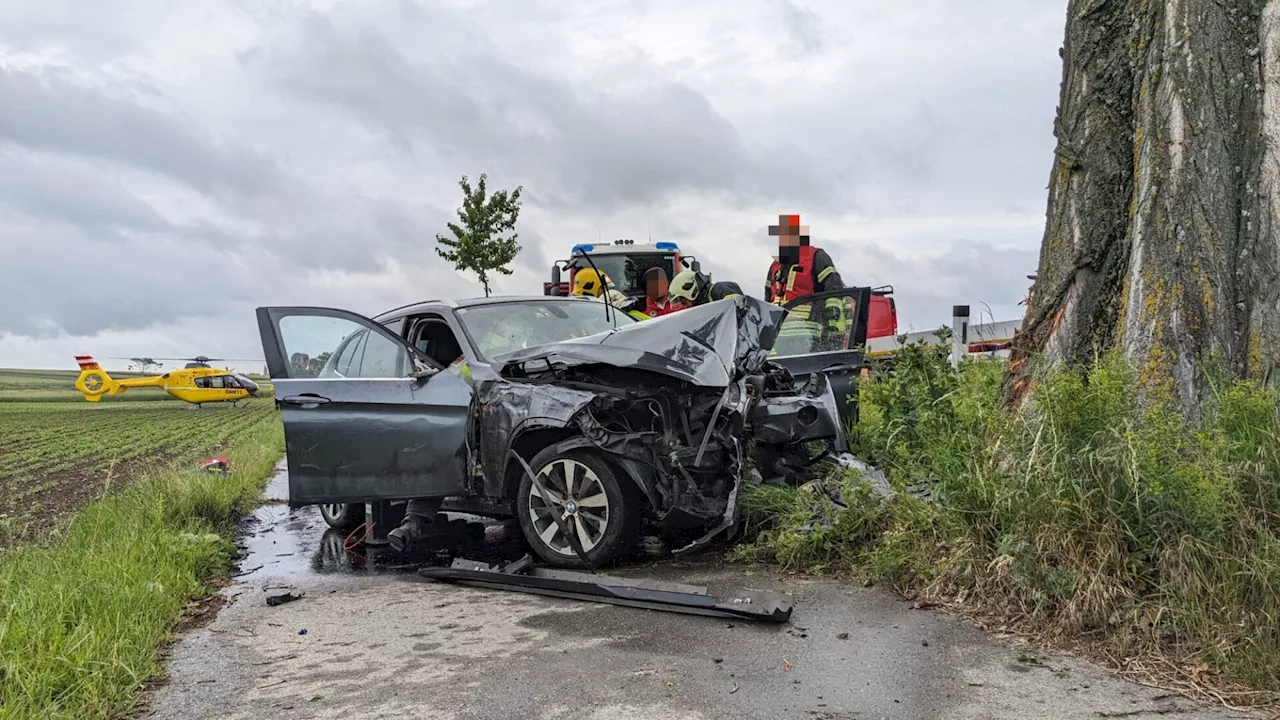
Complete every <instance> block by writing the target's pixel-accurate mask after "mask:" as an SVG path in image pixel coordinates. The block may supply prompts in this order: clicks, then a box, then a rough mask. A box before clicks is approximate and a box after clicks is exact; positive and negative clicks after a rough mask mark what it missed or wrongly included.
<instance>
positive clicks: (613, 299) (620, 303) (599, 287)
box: [570, 267, 649, 320]
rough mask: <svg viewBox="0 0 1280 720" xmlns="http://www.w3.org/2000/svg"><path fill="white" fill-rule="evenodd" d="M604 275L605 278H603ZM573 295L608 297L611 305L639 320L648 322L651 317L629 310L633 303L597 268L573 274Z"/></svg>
mask: <svg viewBox="0 0 1280 720" xmlns="http://www.w3.org/2000/svg"><path fill="white" fill-rule="evenodd" d="M602 275H603V277H601V276H602ZM570 294H572V295H581V296H584V297H594V298H598V297H601V296H607V297H608V298H609V300H608V302H609V304H610V305H612V306H614V307H616V308H618V309H619V310H621V311H622V312H625V313H626V314H628V315H630V316H631V317H633V318H635V319H637V320H648V319H649V316H648V315H645V314H644V313H642V312H640V311H638V310H632V309H630V308H628V306H629V305H630V304H631V301H630V300H629V299H628V298H627V296H626V295H623V294H622V292H621V291H619V290H617V289H615V288H614V287H613V281H611V280H610V279H609V276H608V275H607V274H604V273H597V272H596V270H595V268H589V267H587V268H582V269H580V270H578V271H576V272H575V273H574V274H573V290H572V291H571V293H570Z"/></svg>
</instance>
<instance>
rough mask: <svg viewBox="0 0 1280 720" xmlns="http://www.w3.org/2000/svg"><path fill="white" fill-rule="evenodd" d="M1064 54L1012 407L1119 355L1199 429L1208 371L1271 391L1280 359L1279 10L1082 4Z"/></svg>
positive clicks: (1154, 2)
mask: <svg viewBox="0 0 1280 720" xmlns="http://www.w3.org/2000/svg"><path fill="white" fill-rule="evenodd" d="M1061 54H1062V57H1063V81H1062V91H1061V102H1060V106H1059V108H1058V117H1057V119H1056V120H1055V122H1054V134H1055V136H1056V137H1057V138H1058V149H1057V155H1056V157H1055V160H1054V164H1053V171H1052V175H1051V177H1050V184H1049V201H1048V212H1047V222H1046V227H1045V233H1044V238H1043V241H1042V245H1041V250H1040V267H1039V277H1038V279H1037V281H1036V292H1035V294H1034V296H1033V298H1032V301H1031V303H1030V306H1029V307H1028V310H1027V318H1026V322H1025V323H1024V330H1023V332H1022V333H1021V334H1020V335H1019V337H1018V338H1017V340H1016V341H1015V345H1014V349H1013V353H1012V358H1011V359H1010V363H1009V367H1008V371H1007V374H1006V376H1005V384H1004V394H1005V399H1006V400H1007V401H1009V402H1011V403H1017V402H1018V401H1019V400H1020V399H1022V398H1023V397H1025V394H1026V391H1027V390H1028V389H1029V388H1030V387H1031V385H1032V383H1033V382H1034V375H1035V373H1036V372H1038V370H1037V369H1036V368H1041V367H1052V366H1054V365H1058V364H1061V363H1072V364H1082V365H1088V364H1090V363H1092V362H1093V361H1094V360H1095V359H1096V358H1097V357H1098V355H1099V354H1101V353H1104V352H1107V351H1109V350H1111V349H1112V348H1119V349H1121V350H1122V352H1123V353H1124V354H1125V355H1126V356H1127V357H1128V358H1129V359H1130V360H1131V361H1133V362H1134V364H1135V366H1136V367H1137V368H1138V369H1139V372H1140V379H1141V382H1142V383H1143V385H1144V386H1145V387H1154V386H1162V387H1164V388H1167V389H1169V390H1171V391H1172V392H1174V393H1175V395H1176V397H1177V398H1178V399H1179V400H1180V401H1181V403H1182V406H1183V409H1184V411H1185V412H1186V413H1187V414H1188V415H1192V416H1194V415H1196V414H1198V412H1199V407H1200V401H1201V398H1202V393H1203V391H1204V388H1203V380H1202V378H1201V376H1200V373H1198V372H1197V370H1198V367H1199V365H1200V363H1201V361H1204V360H1208V359H1210V358H1213V357H1217V358H1219V359H1220V360H1221V361H1222V362H1224V363H1225V365H1226V367H1227V368H1228V369H1230V370H1231V371H1232V372H1234V373H1235V374H1237V375H1239V376H1253V377H1266V376H1269V375H1270V374H1271V373H1272V372H1273V371H1274V369H1275V367H1276V363H1277V360H1278V359H1280V235H1278V234H1277V229H1278V228H1277V224H1276V223H1277V219H1278V218H1280V156H1278V155H1277V153H1278V152H1280V0H1070V2H1069V4H1068V16H1067V28H1066V42H1065V46H1064V48H1063V50H1062V53H1061ZM1033 358H1038V359H1042V360H1043V361H1044V363H1043V365H1041V364H1038V363H1037V364H1035V368H1033V362H1032V359H1033Z"/></svg>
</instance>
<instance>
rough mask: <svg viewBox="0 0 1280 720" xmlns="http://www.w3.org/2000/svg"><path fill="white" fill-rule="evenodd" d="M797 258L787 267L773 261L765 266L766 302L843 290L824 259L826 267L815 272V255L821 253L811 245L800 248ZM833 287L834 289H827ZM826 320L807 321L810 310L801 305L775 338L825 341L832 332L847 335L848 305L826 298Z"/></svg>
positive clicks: (783, 302) (831, 267)
mask: <svg viewBox="0 0 1280 720" xmlns="http://www.w3.org/2000/svg"><path fill="white" fill-rule="evenodd" d="M798 250H799V251H800V257H799V259H798V260H797V262H795V263H793V264H792V265H791V266H790V267H786V268H784V267H783V265H782V263H781V262H779V261H777V260H774V261H773V264H772V265H770V266H769V276H768V285H767V287H766V289H767V291H768V293H769V302H771V303H774V304H775V305H786V304H787V303H789V302H791V301H793V300H796V299H798V298H802V297H805V296H808V295H813V294H814V293H818V292H822V291H824V290H831V289H835V288H840V287H843V282H842V281H841V280H840V276H839V274H838V273H837V272H836V268H835V266H834V265H831V264H829V263H830V259H829V258H827V259H826V261H825V262H824V263H823V264H825V265H826V267H824V268H822V269H821V270H818V269H817V265H818V262H817V255H818V253H819V252H821V250H820V249H819V248H817V247H815V246H813V245H801V246H800V247H799V248H798ZM828 285H834V288H832V287H827V286H828ZM824 308H825V313H820V315H822V314H825V315H826V317H817V318H811V317H810V315H811V306H810V305H809V304H803V305H800V306H799V307H796V308H794V309H792V310H791V313H790V316H791V319H790V322H788V323H786V324H784V325H783V326H782V328H781V329H780V330H779V338H782V337H785V336H791V335H797V336H798V335H806V336H809V337H812V338H814V339H815V340H816V339H818V338H822V337H825V336H827V335H829V334H830V333H831V332H832V331H835V332H837V333H839V332H847V331H848V328H849V325H850V317H849V307H848V301H847V299H844V298H828V299H827V301H826V302H825V303H824Z"/></svg>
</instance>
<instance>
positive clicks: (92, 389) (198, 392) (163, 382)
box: [76, 355, 258, 407]
mask: <svg viewBox="0 0 1280 720" xmlns="http://www.w3.org/2000/svg"><path fill="white" fill-rule="evenodd" d="M159 359H161V360H182V361H187V364H186V366H185V367H183V368H181V369H178V370H170V371H169V372H167V373H165V374H163V375H153V376H148V377H131V378H122V379H120V380H115V379H113V378H112V377H111V376H110V375H108V374H107V371H106V370H104V369H103V368H102V366H101V365H99V364H98V362H97V361H96V360H94V359H93V357H92V356H90V355H77V356H76V362H78V363H80V376H79V377H78V378H76V389H77V390H79V391H80V392H81V393H83V394H84V399H85V400H88V401H89V402H98V401H99V400H101V399H102V396H103V395H123V394H124V392H125V391H126V390H128V389H129V388H142V387H154V388H160V389H162V390H164V391H165V392H167V393H169V394H170V395H172V396H174V397H176V398H178V399H179V400H184V401H186V402H189V403H191V404H193V405H195V406H196V407H200V406H201V405H204V404H205V403H224V402H229V403H231V404H232V405H235V404H236V403H237V402H239V401H241V400H247V399H249V398H251V397H254V396H256V395H257V394H258V384H257V383H255V382H254V381H252V380H250V379H249V378H247V377H245V376H244V375H241V374H239V373H234V372H231V371H229V370H220V369H218V368H215V367H211V366H210V365H209V363H211V362H216V361H219V360H223V359H224V358H209V357H205V356H203V355H199V356H197V357H193V358H159Z"/></svg>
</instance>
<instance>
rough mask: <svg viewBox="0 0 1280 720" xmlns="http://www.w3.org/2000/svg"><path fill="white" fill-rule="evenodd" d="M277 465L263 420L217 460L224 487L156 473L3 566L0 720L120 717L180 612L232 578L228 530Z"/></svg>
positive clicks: (276, 445) (155, 668)
mask: <svg viewBox="0 0 1280 720" xmlns="http://www.w3.org/2000/svg"><path fill="white" fill-rule="evenodd" d="M197 414H198V413H195V412H193V413H192V414H191V417H192V418H194V417H195V416H196V415H197ZM120 417H121V418H122V419H123V417H125V416H124V415H122V416H120ZM282 453H283V436H282V433H281V427H280V424H279V422H278V420H277V419H275V417H274V416H273V415H271V414H267V413H262V414H260V415H259V416H258V419H257V420H256V421H254V422H251V423H249V424H248V426H247V429H245V430H244V431H242V432H239V433H237V434H235V435H234V437H233V440H232V441H231V444H230V447H229V448H227V449H226V451H225V454H226V455H227V456H228V457H229V458H230V459H231V460H232V462H233V463H234V464H235V467H236V472H235V473H234V474H233V475H232V476H231V477H229V478H222V477H218V476H210V475H201V474H197V473H192V472H190V471H183V470H167V471H157V472H154V473H152V474H150V475H148V476H146V477H143V478H141V479H138V480H136V481H135V482H133V483H132V484H130V485H129V486H128V487H127V488H125V489H123V490H121V491H120V492H118V493H113V494H111V495H109V496H107V497H106V498H105V499H103V500H100V501H98V502H95V503H93V504H92V505H90V506H89V507H87V508H86V509H84V510H83V511H82V512H80V513H79V514H78V515H77V516H75V518H74V519H73V520H72V522H71V523H70V525H69V527H68V528H67V529H66V531H65V533H63V534H62V535H61V536H60V537H59V538H58V539H57V540H56V541H54V542H52V543H51V544H48V545H43V546H41V545H35V546H25V547H19V548H17V549H15V550H12V551H10V552H8V553H7V554H6V555H4V556H3V558H0V717H12V718H19V717H22V718H26V717H55V718H56V717H65V718H106V717H116V716H119V715H121V714H122V713H125V712H127V711H128V710H129V708H130V707H131V706H132V704H133V703H134V701H135V698H136V697H137V693H138V690H139V689H140V688H141V687H142V686H143V685H144V684H145V683H146V682H147V681H148V680H150V679H152V678H154V677H156V676H157V675H158V674H159V673H161V672H162V665H161V662H160V660H159V659H158V657H157V647H158V646H159V645H160V644H161V643H163V642H164V641H165V640H167V639H168V638H169V637H170V635H171V632H172V630H173V628H174V626H175V623H176V622H177V621H178V620H179V619H180V618H181V617H182V615H183V612H184V609H185V608H186V607H187V604H188V602H189V601H190V600H192V599H193V598H199V597H201V596H204V595H206V594H207V593H208V592H209V590H208V588H207V587H206V585H205V582H206V581H207V580H208V579H209V578H210V577H211V576H212V575H214V574H216V573H219V572H222V571H224V570H225V569H226V568H227V567H228V565H229V562H230V558H231V555H230V553H231V552H232V551H233V547H232V545H231V544H230V542H229V540H228V538H230V537H231V535H232V533H233V532H234V528H235V520H236V518H237V516H238V515H239V514H240V513H243V512H245V511H247V510H249V509H250V508H252V507H253V506H254V505H255V503H256V502H257V501H258V498H259V497H260V495H261V490H262V487H263V485H264V482H265V479H266V478H267V477H268V476H269V473H270V471H271V468H272V466H273V465H274V464H275V463H276V462H277V461H278V460H279V458H280V457H281V455H282Z"/></svg>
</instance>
